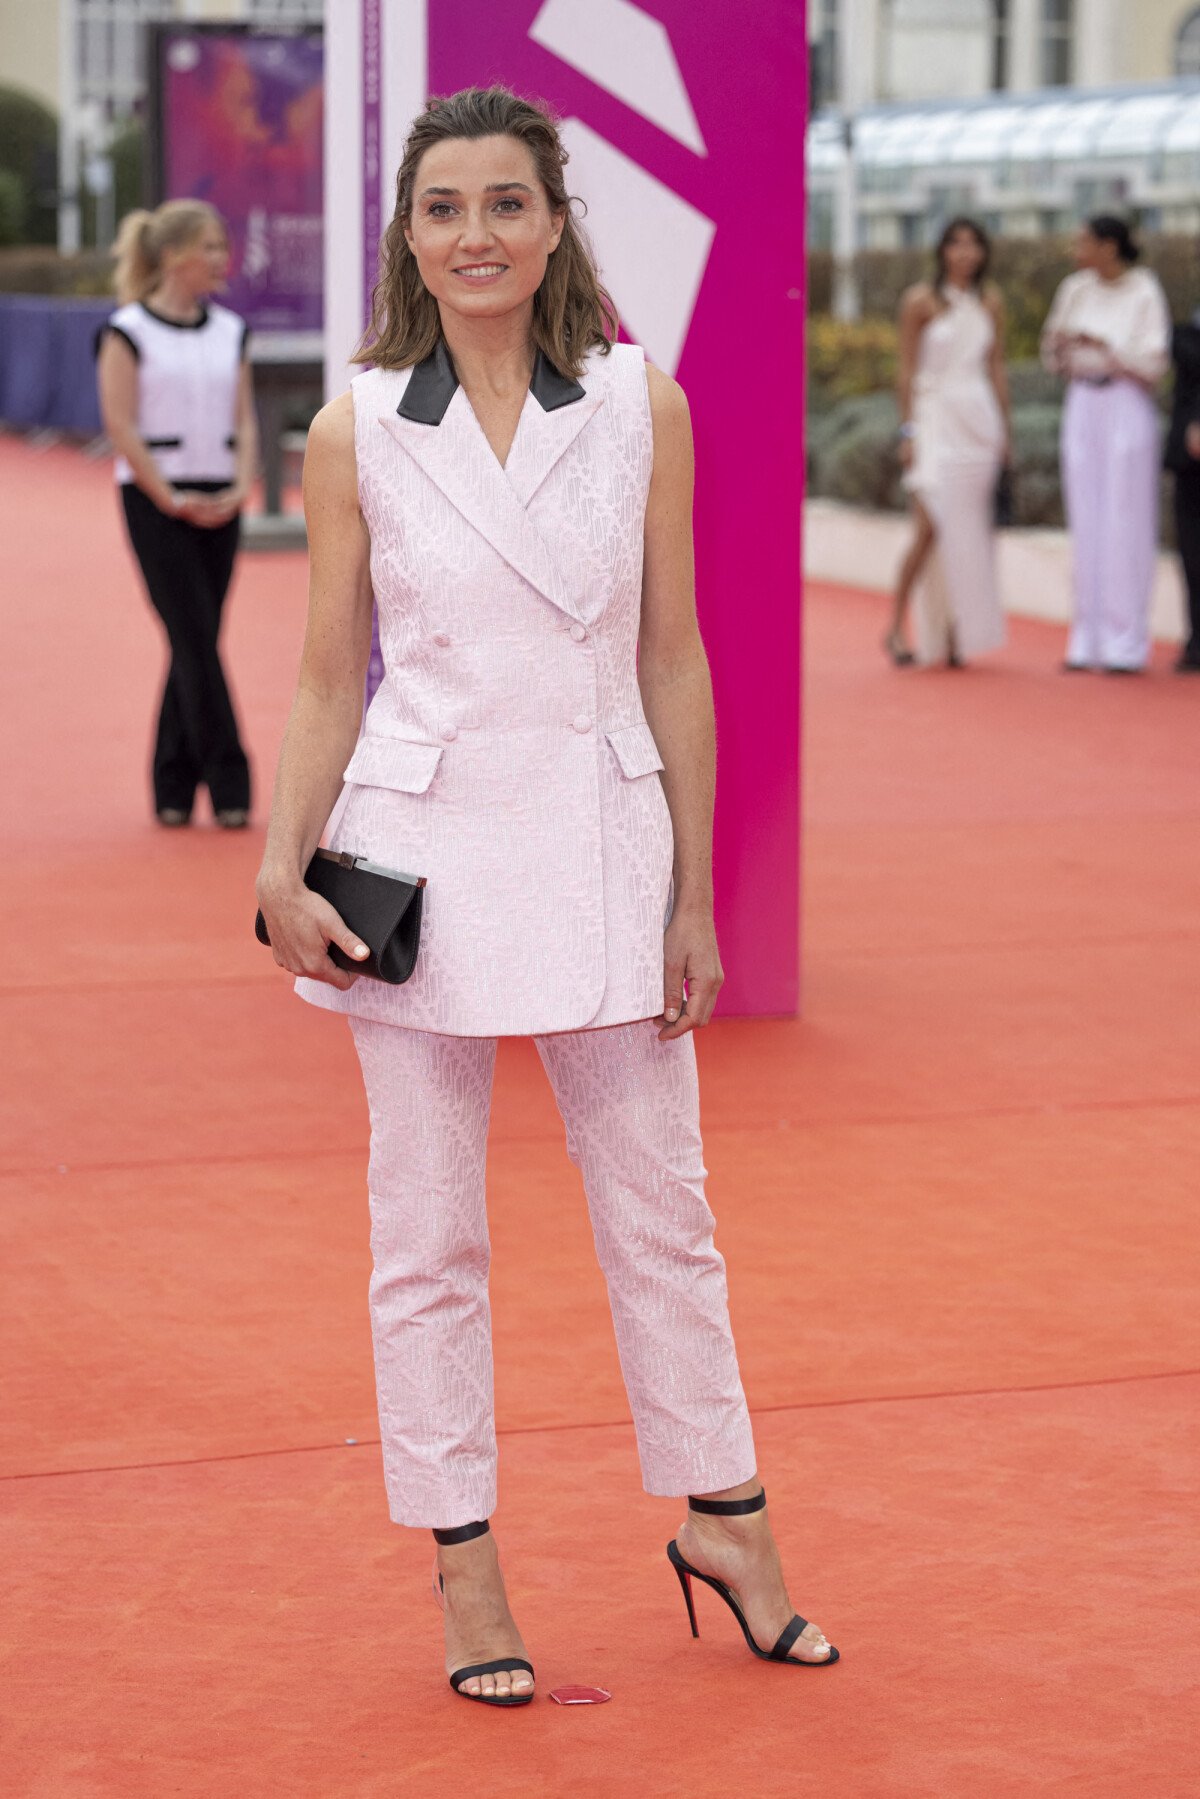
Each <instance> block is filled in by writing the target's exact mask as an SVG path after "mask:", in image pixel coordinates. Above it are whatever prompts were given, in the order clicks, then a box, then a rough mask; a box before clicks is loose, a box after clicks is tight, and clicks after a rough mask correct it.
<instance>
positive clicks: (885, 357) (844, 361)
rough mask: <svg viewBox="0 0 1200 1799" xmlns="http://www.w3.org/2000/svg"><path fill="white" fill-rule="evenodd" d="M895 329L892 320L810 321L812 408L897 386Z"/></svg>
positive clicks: (809, 375) (809, 368) (809, 369)
mask: <svg viewBox="0 0 1200 1799" xmlns="http://www.w3.org/2000/svg"><path fill="white" fill-rule="evenodd" d="M896 361H897V342H896V327H895V325H894V324H893V323H892V321H891V320H890V319H863V320H861V321H860V322H859V323H858V324H845V323H843V322H842V321H841V320H839V319H831V318H824V317H816V318H810V319H809V321H808V342H807V366H808V393H809V409H810V411H813V410H823V409H824V408H825V407H827V406H830V405H832V404H834V403H836V402H837V401H838V400H847V399H851V398H852V397H853V396H854V395H856V394H872V393H879V392H881V391H883V390H884V389H885V388H891V387H894V386H895V382H896Z"/></svg>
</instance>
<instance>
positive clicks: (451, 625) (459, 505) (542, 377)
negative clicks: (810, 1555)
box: [259, 88, 837, 1705]
mask: <svg viewBox="0 0 1200 1799" xmlns="http://www.w3.org/2000/svg"><path fill="white" fill-rule="evenodd" d="M565 161H566V155H565V152H564V151H563V148H562V145H561V143H560V141H559V138H558V134H557V131H556V128H555V125H554V123H553V121H552V120H551V119H550V118H549V117H548V116H547V115H546V114H545V113H543V112H542V111H540V110H539V109H538V108H537V107H534V106H531V105H530V104H529V103H528V102H526V101H523V100H519V99H517V98H516V97H515V96H514V95H512V94H511V93H509V92H508V91H507V90H506V89H503V88H491V89H486V90H480V89H467V90H464V91H463V92H462V93H459V94H456V95H452V96H450V97H449V98H447V99H437V100H430V101H429V102H428V105H427V108H426V111H425V113H424V114H423V115H422V116H421V117H420V118H419V119H418V120H417V121H416V123H415V124H414V126H413V128H412V131H411V132H410V134H409V137H408V141H407V143H406V146H405V152H404V159H403V162H402V163H401V167H400V172H399V177H398V181H397V206H396V213H395V217H394V218H393V220H392V223H391V225H390V227H389V229H388V231H387V234H386V237H385V239H384V260H383V273H382V275H381V279H380V285H379V288H378V290H377V295H376V301H377V304H376V314H375V329H374V331H373V333H372V335H371V338H370V341H369V344H368V347H367V349H366V351H365V352H364V359H369V360H370V362H371V363H372V364H373V366H372V367H371V368H370V369H369V370H367V371H366V372H365V373H363V374H360V375H359V376H358V377H357V379H356V380H355V382H354V384H353V393H352V394H346V395H344V396H342V397H341V398H340V399H337V400H334V401H333V402H332V403H331V404H330V405H329V406H327V407H326V408H325V409H324V411H323V412H321V413H319V414H318V416H317V418H316V420H315V421H314V423H313V427H312V432H311V434H310V437H309V444H308V454H307V457H306V459H305V469H304V491H305V504H306V512H307V516H308V527H309V546H310V555H311V576H310V580H311V599H310V613H309V631H308V638H307V640H306V643H305V649H304V657H303V662H302V665H301V671H300V684H299V689H298V692H297V696H296V702H295V706H294V708H293V711H292V716H291V720H290V722H289V725H288V729H287V735H286V737H285V739H284V744H283V751H282V754H281V757H280V763H279V777H278V784H277V787H276V793H275V806H274V810H273V812H272V815H271V829H270V835H269V839H268V844H267V852H266V857H265V860H264V863H263V870H262V874H261V875H260V878H259V897H260V901H261V904H262V909H263V913H264V916H265V919H266V921H267V923H268V925H269V931H270V937H271V942H272V944H273V946H274V949H275V956H276V960H277V961H278V962H280V963H281V964H282V965H283V966H284V967H286V968H289V969H291V970H292V972H293V973H295V974H298V975H301V976H304V977H307V978H305V979H304V980H302V981H301V983H300V987H301V992H302V993H303V995H304V997H305V998H307V999H309V1000H310V1001H313V1002H314V1003H316V1004H319V1005H323V1006H325V1007H327V1008H329V1009H331V1010H336V1011H341V1012H343V1013H345V1014H347V1015H348V1016H349V1018H350V1021H351V1028H352V1030H353V1034H354V1040H355V1045H356V1047H357V1049H358V1053H359V1058H360V1061H361V1064H362V1070H363V1076H364V1080H365V1082H366V1086H367V1093H368V1099H369V1102H370V1112H371V1161H370V1200H371V1215H372V1249H373V1254H374V1274H373V1277H372V1282H371V1319H372V1329H373V1336H374V1343H375V1361H376V1377H377V1384H378V1391H379V1410H380V1425H381V1434H382V1438H383V1450H384V1472H385V1478H386V1482H387V1487H388V1496H389V1503H390V1508H391V1515H392V1517H393V1518H394V1519H395V1520H396V1522H397V1523H400V1524H405V1525H410V1526H416V1527H421V1528H424V1527H429V1528H432V1529H433V1531H434V1534H435V1538H436V1540H437V1544H438V1573H439V1577H440V1578H439V1583H438V1590H439V1592H440V1593H441V1594H442V1595H443V1597H444V1601H445V1627H446V1671H447V1673H448V1675H449V1677H450V1681H451V1685H452V1686H453V1687H454V1688H455V1690H456V1691H457V1692H459V1693H461V1694H462V1695H463V1696H464V1697H465V1698H468V1699H473V1700H476V1701H479V1702H482V1703H486V1704H489V1705H526V1704H528V1703H529V1702H530V1700H531V1699H532V1697H533V1691H534V1679H533V1670H532V1667H531V1665H530V1663H529V1661H528V1660H527V1659H526V1656H525V1650H524V1645H523V1642H522V1638H521V1635H520V1632H519V1630H518V1628H517V1625H516V1622H515V1620H514V1619H513V1617H512V1614H511V1612H510V1611H509V1609H508V1601H507V1599H506V1597H505V1591H504V1583H503V1580H502V1578H501V1574H500V1567H499V1562H498V1560H497V1556H496V1547H495V1539H494V1537H493V1535H492V1533H491V1530H490V1528H489V1517H490V1514H491V1512H492V1511H493V1510H494V1508H495V1505H496V1498H497V1466H496V1464H497V1457H496V1430H495V1421H494V1417H493V1406H492V1356H491V1336H490V1326H489V1311H488V1291H487V1276H488V1238H487V1213H486V1205H485V1154H486V1145H487V1132H488V1113H489V1107H490V1104H491V1088H492V1071H493V1067H494V1062H495V1054H496V1040H497V1038H498V1037H501V1036H532V1037H534V1038H535V1039H536V1041H537V1045H538V1050H539V1053H540V1055H541V1058H542V1061H543V1063H544V1065H545V1068H546V1071H547V1074H548V1076H549V1079H550V1081H551V1084H552V1086H553V1088H554V1092H555V1096H556V1098H557V1100H558V1104H559V1108H560V1110H561V1112H562V1115H563V1119H564V1122H565V1124H566V1128H567V1140H568V1147H569V1151H570V1154H571V1156H572V1157H573V1158H574V1160H575V1161H576V1162H577V1163H578V1165H579V1167H580V1169H581V1170H582V1173H583V1177H584V1186H585V1190H586V1193H587V1199H588V1204H589V1207H590V1209H591V1216H592V1221H593V1225H594V1229H595V1236H596V1244H597V1249H598V1252H599V1256H600V1260H601V1262H602V1264H603V1266H604V1270H605V1274H606V1277H607V1280H608V1286H609V1293H610V1296H611V1299H612V1307H613V1316H614V1320H615V1324H616V1332H617V1339H618V1344H619V1348H620V1355H621V1365H622V1368H623V1371H624V1374H625V1380H626V1384H627V1388H628V1392H629V1397H630V1403H631V1406H632V1410H633V1414H634V1419H635V1423H636V1426H637V1435H638V1444H639V1449H640V1453H641V1459H642V1470H643V1477H644V1480H645V1482H646V1485H647V1487H648V1489H649V1490H650V1491H651V1492H654V1493H662V1494H679V1495H682V1494H684V1493H687V1494H688V1495H689V1496H690V1497H689V1500H688V1513H687V1518H686V1520H685V1522H684V1524H683V1525H682V1527H681V1531H680V1534H679V1536H678V1538H677V1539H676V1540H675V1541H674V1542H673V1543H672V1544H671V1545H670V1547H669V1549H668V1556H669V1558H670V1561H671V1565H672V1567H673V1569H674V1572H675V1574H676V1575H677V1576H678V1578H679V1581H680V1584H681V1585H682V1587H683V1590H684V1595H685V1598H686V1600H687V1604H688V1609H689V1617H690V1616H691V1604H692V1599H691V1594H692V1583H693V1581H699V1582H700V1583H701V1584H702V1585H703V1584H706V1583H707V1584H708V1585H709V1586H712V1587H714V1590H716V1591H717V1592H718V1593H719V1596H720V1597H722V1598H723V1599H724V1600H725V1602H726V1604H728V1605H730V1606H731V1607H732V1608H733V1610H734V1612H735V1615H736V1617H737V1619H738V1622H739V1624H740V1625H741V1627H742V1629H743V1632H744V1633H745V1636H746V1641H747V1643H748V1644H749V1646H750V1648H751V1649H752V1650H753V1651H754V1653H755V1654H756V1655H757V1656H760V1657H765V1658H767V1659H773V1660H775V1661H777V1662H783V1661H787V1662H788V1663H789V1664H790V1665H791V1666H793V1667H800V1666H806V1667H828V1666H831V1665H832V1664H833V1663H835V1662H836V1661H837V1651H836V1650H835V1649H834V1648H833V1647H832V1646H831V1645H830V1644H829V1643H828V1642H827V1641H826V1640H825V1638H824V1636H823V1635H822V1634H821V1632H820V1631H819V1630H818V1629H817V1627H816V1625H815V1624H809V1623H807V1622H806V1620H805V1619H803V1618H801V1617H799V1616H798V1615H797V1614H794V1613H793V1610H792V1607H791V1603H790V1601H789V1600H788V1597H787V1589H786V1587H785V1585H784V1581H783V1575H782V1572H781V1569H780V1566H779V1558H778V1554H777V1552H776V1549H775V1544H774V1541H773V1538H772V1536H771V1529H770V1524H769V1522H768V1519H767V1513H766V1511H765V1499H764V1497H763V1490H762V1483H761V1481H760V1480H759V1478H758V1474H757V1472H756V1464H755V1452H754V1443H753V1435H752V1432H751V1428H750V1419H749V1414H748V1412H747V1410H746V1402H745V1398H744V1396H743V1393H742V1388H741V1382H740V1379H739V1376H738V1370H737V1358H736V1354H735V1351H734V1346H733V1338H732V1335H731V1333H730V1329H729V1316H728V1310H727V1304H726V1291H725V1269H724V1264H723V1262H722V1260H721V1257H720V1255H719V1254H718V1253H717V1251H716V1249H715V1247H714V1245H713V1240H712V1229H713V1220H712V1214H711V1212H710V1211H709V1209H708V1206H707V1203H706V1201H705V1198H704V1189H703V1179H704V1168H703V1163H702V1161H701V1140H700V1131H699V1115H698V1089H697V1085H696V1066H695V1050H694V1038H693V1036H692V1034H691V1033H692V1032H693V1031H694V1029H695V1028H697V1027H698V1026H701V1025H703V1024H705V1023H706V1022H707V1020H708V1017H709V1015H710V1013H711V1011H712V1008H713V1004H714V1002H715V1000H716V996H717V990H718V988H719V987H720V983H721V970H720V960H719V956H718V952H717V944H716V935H715V931H714V928H713V919H712V888H711V860H712V836H711V831H712V790H713V789H712V783H713V773H714V764H713V722H712V698H711V688H710V683H709V674H708V664H707V661H706V659H705V655H704V647H703V644H702V643H701V640H700V634H699V631H698V628H697V625H696V616H695V603H694V593H693V583H692V526H691V493H692V473H691V471H692V450H691V434H690V428H689V423H688V413H687V405H686V402H685V400H684V397H683V394H682V392H681V390H680V389H679V388H678V387H676V385H675V383H674V382H673V381H671V380H670V379H669V378H668V377H667V376H666V375H664V374H662V373H661V372H660V371H659V370H657V369H653V368H648V367H647V366H646V362H645V358H644V357H643V355H642V352H641V351H640V350H639V349H638V348H636V346H634V345H632V344H617V343H614V342H613V341H612V340H613V337H614V336H615V329H614V327H615V320H614V318H613V315H612V310H611V304H610V303H609V302H608V300H607V297H606V296H605V294H604V293H603V290H602V289H601V288H600V286H599V283H598V280H597V277H596V271H595V267H594V265H593V263H592V261H591V257H590V253H589V251H588V248H587V245H586V242H585V240H584V239H583V238H582V237H581V236H580V234H579V232H578V229H577V227H576V224H575V221H574V218H573V216H572V213H571V207H570V202H569V200H568V197H567V193H566V189H565V187H564V185H563V164H564V162H565ZM372 597H373V598H374V600H375V602H376V604H377V606H378V611H379V635H380V643H381V646H382V650H383V660H384V664H385V674H384V679H383V682H382V684H381V686H380V688H379V691H378V693H377V694H376V696H375V698H374V699H373V701H372V702H371V705H370V708H369V709H368V712H367V717H366V721H365V725H364V728H363V731H362V735H361V739H360V735H359V724H360V709H361V695H362V684H363V675H364V672H365V669H366V664H367V656H368V653H369V650H370V644H371V602H372ZM343 770H345V777H344V778H345V782H346V792H345V795H344V800H345V804H344V805H343V806H342V807H341V808H339V810H338V816H337V818H336V819H335V820H334V822H333V823H332V824H331V826H330V828H329V836H330V847H331V848H332V849H333V850H334V851H335V852H337V853H339V854H340V853H345V854H346V855H348V856H351V857H354V856H362V857H366V858H369V860H370V861H372V862H375V863H379V864H382V865H383V866H384V867H385V868H391V869H397V870H401V869H409V870H411V871H413V873H414V874H415V875H417V876H418V877H420V878H422V879H424V880H425V882H426V886H425V888H424V911H423V915H422V920H421V941H420V949H419V953H418V955H417V960H416V966H415V969H414V972H413V975H412V979H411V980H410V981H408V982H407V983H406V984H404V985H399V986H385V985H384V984H383V983H382V982H380V981H378V980H373V979H370V978H362V977H359V978H357V979H356V978H355V976H354V975H353V974H351V973H349V972H345V971H344V970H345V969H347V968H352V967H353V963H354V960H358V961H359V962H360V963H361V961H362V958H363V956H364V955H365V954H366V949H365V946H364V945H362V944H360V943H358V942H357V940H356V938H355V937H354V935H353V933H352V932H351V931H350V930H349V929H348V927H347V925H346V923H345V922H344V921H343V920H342V919H341V918H340V917H339V916H338V914H337V913H336V912H335V911H334V910H333V909H332V907H330V906H329V905H327V904H326V903H325V902H324V901H323V900H321V899H319V898H318V897H317V895H316V894H314V893H313V892H311V891H310V890H309V889H308V887H307V886H306V884H305V881H304V871H305V869H306V867H307V865H308V861H309V858H310V857H311V855H312V853H313V851H314V849H315V848H316V845H317V843H318V840H319V839H320V837H321V834H322V832H323V830H324V829H325V827H326V820H327V819H329V817H330V812H331V809H332V808H333V807H334V802H335V800H336V799H337V797H338V794H339V790H341V788H342V784H343V772H342V771H343ZM331 943H334V944H336V945H337V946H338V947H339V948H340V949H341V951H342V952H343V955H344V956H345V957H348V958H350V961H349V963H344V964H343V966H342V967H335V965H334V963H333V962H332V961H331V960H330V958H329V955H328V954H327V949H328V946H329V945H330V944H331ZM531 1226H532V1228H534V1229H536V1219H535V1218H533V1217H532V1215H531ZM531 1349H532V1354H533V1357H534V1359H535V1362H536V1355H537V1346H536V1344H535V1345H533V1346H531ZM534 1378H536V1372H535V1375H534Z"/></svg>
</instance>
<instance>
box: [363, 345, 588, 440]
mask: <svg viewBox="0 0 1200 1799" xmlns="http://www.w3.org/2000/svg"><path fill="white" fill-rule="evenodd" d="M457 386H458V376H457V375H456V374H455V372H454V364H453V363H452V362H451V360H450V352H449V350H447V348H446V345H445V343H444V341H443V340H442V339H441V338H439V339H438V342H437V345H436V346H435V348H434V349H433V351H432V352H431V354H430V355H428V356H427V357H426V358H425V360H424V362H418V363H417V364H416V366H415V368H414V369H413V372H412V374H411V375H410V376H409V381H408V386H407V387H406V388H405V390H404V392H403V394H402V395H401V397H400V404H399V406H397V408H396V411H397V412H398V413H399V415H400V417H401V418H402V419H412V420H413V422H414V423H415V424H418V425H440V424H441V422H442V420H443V419H444V418H445V416H446V408H447V407H448V406H449V404H450V402H451V400H452V399H453V398H454V390H455V388H456V387H457ZM529 391H530V393H531V394H532V395H533V397H534V399H535V400H536V401H537V403H538V405H539V406H540V407H541V409H542V411H543V412H555V411H557V409H558V408H559V407H560V406H570V405H571V403H572V402H573V401H574V400H582V399H583V396H584V391H585V390H584V388H583V387H582V386H581V385H580V383H579V382H578V381H574V380H572V378H571V377H570V375H563V374H560V373H559V371H558V370H557V369H556V368H555V366H554V364H553V363H552V362H551V361H550V358H549V357H548V356H543V355H542V352H541V351H540V350H539V351H538V353H537V355H536V356H535V357H534V361H533V378H532V380H531V381H530V383H529Z"/></svg>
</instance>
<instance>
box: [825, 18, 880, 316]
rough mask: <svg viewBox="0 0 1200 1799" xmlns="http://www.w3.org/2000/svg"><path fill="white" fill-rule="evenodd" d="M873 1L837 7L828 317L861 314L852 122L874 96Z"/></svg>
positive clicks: (856, 183) (856, 195)
mask: <svg viewBox="0 0 1200 1799" xmlns="http://www.w3.org/2000/svg"><path fill="white" fill-rule="evenodd" d="M875 4H876V0H841V4H840V5H839V7H838V21H837V24H838V33H837V84H838V103H839V105H840V107H841V113H842V160H841V165H840V167H839V169H838V175H837V187H836V190H835V194H834V202H833V316H834V317H835V318H838V319H857V318H859V317H860V316H861V314H862V301H861V298H860V295H859V291H858V270H857V268H856V266H855V257H856V256H857V253H858V177H857V172H856V169H855V164H854V123H855V117H856V115H857V113H858V110H859V108H860V107H861V106H862V105H863V103H864V102H865V101H866V100H868V99H870V98H872V97H873V94H874V86H875V81H874V70H875V32H874V29H873V27H874V23H875V21H874V15H873V13H872V11H871V8H872V7H873V6H874V5H875Z"/></svg>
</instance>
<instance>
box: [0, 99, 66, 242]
mask: <svg viewBox="0 0 1200 1799" xmlns="http://www.w3.org/2000/svg"><path fill="white" fill-rule="evenodd" d="M0 170H3V171H4V172H5V173H6V174H8V175H10V176H13V177H14V178H15V179H16V181H17V183H18V184H19V189H20V195H21V204H20V214H21V216H20V221H19V224H18V226H17V236H16V238H15V240H12V239H10V240H8V241H16V242H18V243H26V244H52V243H53V242H54V240H55V235H56V232H57V229H58V221H57V214H56V211H55V197H54V196H55V189H56V187H57V185H58V122H57V120H56V119H55V117H54V114H53V113H52V112H51V111H50V108H49V107H48V106H43V104H42V102H41V101H40V100H37V99H35V98H34V96H33V95H32V94H27V93H24V92H23V91H22V90H21V89H20V88H15V87H0Z"/></svg>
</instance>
